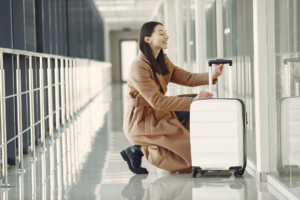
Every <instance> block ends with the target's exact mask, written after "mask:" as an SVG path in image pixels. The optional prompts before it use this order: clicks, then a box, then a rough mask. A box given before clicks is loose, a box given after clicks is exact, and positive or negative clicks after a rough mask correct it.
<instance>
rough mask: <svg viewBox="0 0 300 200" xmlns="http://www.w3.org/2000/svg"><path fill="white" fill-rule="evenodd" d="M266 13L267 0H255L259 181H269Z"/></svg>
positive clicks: (256, 120)
mask: <svg viewBox="0 0 300 200" xmlns="http://www.w3.org/2000/svg"><path fill="white" fill-rule="evenodd" d="M266 11H267V0H253V33H254V34H253V36H254V86H255V122H256V155H257V171H256V177H257V179H258V180H259V181H267V172H268V171H269V149H268V147H269V145H268V142H269V141H268V90H267V88H268V82H267V64H268V63H267V43H266V40H267V28H266V27H267V15H266Z"/></svg>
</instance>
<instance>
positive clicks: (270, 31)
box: [266, 0, 278, 173]
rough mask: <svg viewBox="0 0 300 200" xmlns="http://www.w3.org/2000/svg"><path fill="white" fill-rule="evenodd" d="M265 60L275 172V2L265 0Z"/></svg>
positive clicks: (272, 165)
mask: <svg viewBox="0 0 300 200" xmlns="http://www.w3.org/2000/svg"><path fill="white" fill-rule="evenodd" d="M267 9H268V11H267V12H266V13H267V22H268V24H267V35H268V37H267V45H268V52H267V59H268V60H267V61H268V101H269V102H268V103H269V104H268V109H269V114H268V117H269V123H268V125H269V133H268V134H269V149H270V155H269V157H270V161H269V162H270V172H273V173H274V172H277V154H276V152H277V151H278V150H277V128H276V127H277V125H276V124H274V122H275V123H276V122H277V114H276V110H277V109H276V62H275V3H274V0H268V1H267Z"/></svg>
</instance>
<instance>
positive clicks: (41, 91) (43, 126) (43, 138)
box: [39, 57, 46, 151]
mask: <svg viewBox="0 0 300 200" xmlns="http://www.w3.org/2000/svg"><path fill="white" fill-rule="evenodd" d="M39 62H40V69H39V72H40V114H41V142H42V145H43V146H42V147H41V148H40V150H41V151H45V150H46V145H45V112H44V109H45V103H44V91H45V88H44V69H43V57H39Z"/></svg>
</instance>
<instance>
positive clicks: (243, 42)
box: [223, 0, 256, 163]
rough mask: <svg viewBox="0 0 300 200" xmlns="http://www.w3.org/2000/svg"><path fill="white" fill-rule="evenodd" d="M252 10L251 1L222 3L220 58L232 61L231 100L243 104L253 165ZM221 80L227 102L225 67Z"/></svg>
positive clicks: (242, 0)
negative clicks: (236, 100)
mask: <svg viewBox="0 0 300 200" xmlns="http://www.w3.org/2000/svg"><path fill="white" fill-rule="evenodd" d="M252 8H253V7H252V0H238V1H236V0H223V41H224V42H223V47H224V49H223V50H224V58H225V59H230V60H232V61H233V71H232V77H233V80H232V84H233V98H239V99H242V100H243V101H244V102H245V105H246V112H247V116H248V124H247V154H248V160H251V161H252V162H253V163H256V145H255V141H256V139H255V113H254V108H255V104H254V81H253V77H254V71H253V69H254V67H253V64H254V62H253V55H254V52H253V20H252V18H253V9H252ZM246 25H247V26H246ZM223 79H224V87H225V88H224V90H225V94H224V97H226V98H227V97H229V96H228V86H229V80H228V68H227V67H225V68H224V76H223Z"/></svg>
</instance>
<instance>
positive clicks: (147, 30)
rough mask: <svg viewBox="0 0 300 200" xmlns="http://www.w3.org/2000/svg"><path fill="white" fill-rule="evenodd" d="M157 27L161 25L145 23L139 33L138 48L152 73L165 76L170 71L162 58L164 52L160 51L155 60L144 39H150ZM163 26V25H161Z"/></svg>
mask: <svg viewBox="0 0 300 200" xmlns="http://www.w3.org/2000/svg"><path fill="white" fill-rule="evenodd" d="M157 25H162V23H159V22H147V23H145V24H144V25H143V26H142V29H141V32H140V38H139V48H140V50H141V52H142V53H143V54H144V55H145V56H146V57H147V59H148V60H149V61H150V63H151V65H150V67H151V68H152V71H153V72H154V73H155V72H158V73H159V74H162V75H166V74H168V73H169V72H170V71H169V70H168V68H167V66H166V63H165V58H164V52H163V50H162V49H161V50H160V52H159V54H158V56H157V58H156V59H155V58H154V56H153V53H152V50H151V47H150V45H149V44H148V43H147V42H145V40H144V38H145V37H146V36H148V37H151V35H152V33H153V32H154V28H155V27H156V26H157ZM162 26H163V25H162Z"/></svg>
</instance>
